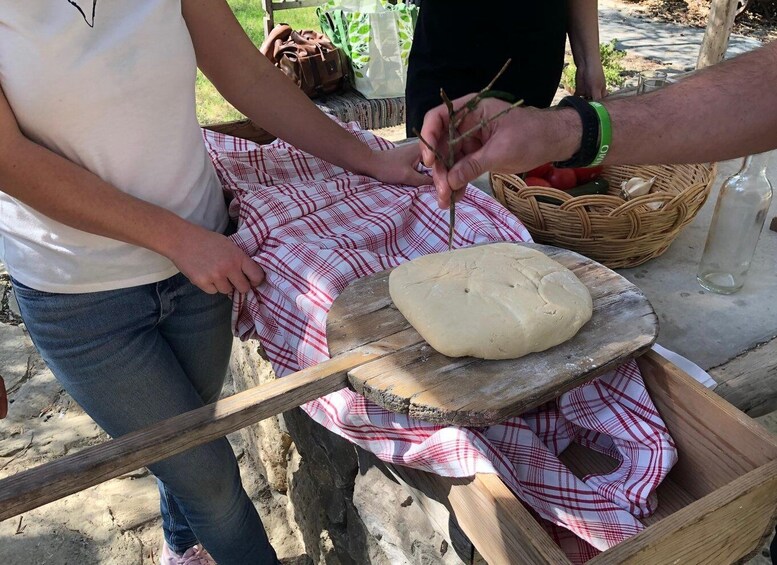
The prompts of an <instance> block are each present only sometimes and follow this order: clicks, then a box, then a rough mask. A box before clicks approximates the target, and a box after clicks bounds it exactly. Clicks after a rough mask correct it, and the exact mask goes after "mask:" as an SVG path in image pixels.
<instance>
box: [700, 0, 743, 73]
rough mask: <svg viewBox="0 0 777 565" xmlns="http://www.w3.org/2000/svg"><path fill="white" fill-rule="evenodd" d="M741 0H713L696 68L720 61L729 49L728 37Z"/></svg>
mask: <svg viewBox="0 0 777 565" xmlns="http://www.w3.org/2000/svg"><path fill="white" fill-rule="evenodd" d="M738 5H739V0H712V2H711V4H710V15H709V19H708V20H707V29H706V30H704V39H703V40H702V43H701V50H700V51H699V59H698V60H697V61H696V68H697V69H701V68H704V67H708V66H710V65H714V64H716V63H720V62H721V61H722V60H723V57H724V56H725V54H726V49H728V39H729V36H730V35H731V28H732V27H734V18H735V17H736V15H737V8H738Z"/></svg>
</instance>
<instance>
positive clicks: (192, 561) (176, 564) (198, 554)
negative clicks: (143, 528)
mask: <svg viewBox="0 0 777 565" xmlns="http://www.w3.org/2000/svg"><path fill="white" fill-rule="evenodd" d="M159 563H160V564H161V565H217V564H216V562H215V561H214V560H213V558H212V557H211V556H210V553H208V550H207V549H205V548H204V547H202V546H201V545H195V546H192V547H190V548H189V549H187V550H186V551H185V552H184V554H183V555H178V554H177V553H176V552H174V551H173V550H172V549H170V546H169V545H167V542H165V543H164V544H163V545H162V556H161V557H160V558H159Z"/></svg>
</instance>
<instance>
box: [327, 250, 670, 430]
mask: <svg viewBox="0 0 777 565" xmlns="http://www.w3.org/2000/svg"><path fill="white" fill-rule="evenodd" d="M516 245H520V244H516ZM523 245H526V246H528V247H532V248H536V249H539V250H541V251H543V252H545V253H546V254H548V255H549V256H551V257H553V258H554V259H556V260H557V261H559V262H560V263H561V264H563V265H564V266H566V267H567V268H569V269H571V270H572V271H573V272H574V273H575V274H576V275H577V276H578V278H579V279H580V280H581V281H582V282H583V283H584V284H585V285H586V286H587V287H588V289H589V291H590V292H591V297H592V299H593V305H594V312H593V316H592V318H591V320H590V321H589V322H588V323H587V324H586V325H585V326H583V328H582V329H581V330H580V331H579V332H578V334H577V335H576V336H574V337H573V338H572V339H570V340H569V341H567V342H565V343H563V344H561V345H558V346H556V347H554V348H551V349H549V350H547V351H544V352H541V353H534V354H530V355H527V356H524V357H521V358H519V359H508V360H504V361H485V360H481V359H474V358H471V357H466V358H457V359H452V358H449V357H446V356H444V355H442V354H440V353H437V352H436V351H434V350H433V349H432V348H431V347H429V346H428V344H426V342H425V341H423V339H422V338H421V337H420V336H418V341H417V343H416V344H415V345H413V346H412V347H411V348H410V349H408V350H405V351H400V352H397V353H396V354H393V355H389V356H386V357H384V358H382V359H380V360H378V361H375V362H373V363H367V364H364V365H361V366H359V367H358V368H356V369H354V370H352V371H350V372H349V375H348V376H349V380H350V383H351V386H352V387H353V389H354V390H356V391H357V392H359V393H361V394H363V395H364V396H366V397H367V398H369V399H370V400H372V401H374V402H376V403H377V404H379V405H380V406H383V407H384V408H386V409H387V410H392V411H395V412H400V413H405V414H408V415H409V416H410V417H413V418H418V419H421V420H426V421H429V422H438V423H445V424H455V425H471V426H485V425H491V424H495V423H498V422H500V421H503V420H505V419H506V418H509V417H511V416H515V415H517V414H520V413H521V412H524V411H526V410H528V409H531V408H534V407H536V406H538V405H539V404H542V403H543V402H546V401H548V400H551V399H553V398H555V397H557V396H558V395H559V394H561V393H562V392H564V391H566V390H569V389H570V388H572V387H574V386H577V385H579V384H582V383H583V382H586V381H588V380H591V379H593V378H595V377H596V376H598V375H600V374H602V373H604V372H606V371H608V370H609V369H611V368H613V367H615V366H617V365H618V364H620V363H622V362H623V361H625V360H627V359H629V358H631V357H633V356H635V355H638V354H640V353H642V352H643V351H645V350H647V349H648V348H649V347H650V346H651V345H652V344H653V342H654V341H655V337H656V334H657V331H658V321H657V318H656V315H655V312H654V311H653V308H652V306H651V305H650V303H649V302H648V300H647V299H646V298H645V296H644V294H642V292H641V291H640V290H639V289H638V288H637V287H635V286H634V285H633V284H631V283H630V282H629V281H627V280H626V279H624V278H623V277H621V276H620V275H618V274H617V273H615V272H614V271H611V270H610V269H607V268H606V267H603V266H602V265H600V264H598V263H596V262H594V261H591V260H590V259H587V258H585V257H583V256H582V255H579V254H577V253H574V252H572V251H568V250H563V249H559V248H556V247H550V246H542V245H536V244H523ZM389 274H390V273H389V271H386V272H383V273H378V274H375V275H372V276H371V277H366V278H363V279H360V280H358V281H355V282H354V283H352V284H351V285H349V286H348V287H347V288H346V289H345V290H344V291H343V292H342V293H341V294H340V296H338V298H337V299H336V300H335V302H334V304H333V306H332V308H331V310H330V311H329V315H328V317H327V341H328V344H329V350H330V352H331V353H332V354H333V355H335V354H339V353H342V352H346V351H349V350H350V349H351V348H353V347H360V346H362V345H364V344H367V343H369V342H370V341H371V340H374V339H380V338H381V337H382V336H383V335H384V333H392V332H396V331H400V330H403V329H408V330H409V329H410V325H409V323H408V322H407V320H406V319H405V317H404V316H403V315H402V314H401V313H400V312H399V311H398V310H397V309H396V307H394V305H393V304H392V302H391V297H390V295H389V289H388V277H389ZM614 335H617V339H613V336H614Z"/></svg>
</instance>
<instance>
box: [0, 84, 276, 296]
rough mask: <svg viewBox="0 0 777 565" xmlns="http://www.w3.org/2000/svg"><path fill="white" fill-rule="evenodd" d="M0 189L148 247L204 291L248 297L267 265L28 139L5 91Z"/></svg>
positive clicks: (66, 219) (63, 218)
mask: <svg viewBox="0 0 777 565" xmlns="http://www.w3.org/2000/svg"><path fill="white" fill-rule="evenodd" d="M0 187H2V190H3V192H5V193H6V194H8V195H10V196H12V197H14V198H16V199H18V200H20V201H21V202H24V203H25V204H27V205H28V206H30V207H31V208H33V209H35V210H37V211H38V212H41V213H42V214H44V215H46V216H48V217H49V218H51V219H53V220H56V221H58V222H60V223H63V224H65V225H68V226H70V227H73V228H76V229H79V230H82V231H86V232H89V233H93V234H96V235H101V236H104V237H109V238H112V239H117V240H120V241H124V242H127V243H131V244H133V245H139V246H141V247H145V248H147V249H150V250H152V251H155V252H157V253H160V254H161V255H164V256H166V257H167V258H169V259H170V260H171V261H172V262H173V263H175V265H176V266H177V267H178V269H180V270H181V272H182V273H183V274H184V275H186V276H187V277H188V278H189V279H190V280H191V281H192V282H193V283H194V284H196V285H197V286H199V287H200V288H201V289H203V290H204V291H206V292H209V293H215V292H217V291H218V292H223V293H229V292H231V291H232V289H233V287H234V288H236V289H237V290H238V291H240V292H246V291H247V290H248V289H249V286H251V285H252V286H256V285H258V284H259V283H260V282H261V281H262V280H263V278H264V273H263V272H262V270H261V268H260V267H259V266H258V265H257V264H256V263H254V262H253V261H252V260H251V258H250V257H248V256H247V255H246V254H245V253H243V251H241V250H240V248H238V247H237V246H236V245H235V244H233V243H232V242H231V241H230V240H229V239H227V238H226V237H224V236H223V235H221V234H218V233H214V232H211V231H208V230H206V229H204V228H201V227H199V226H197V225H194V224H191V223H189V222H187V221H185V220H183V219H181V218H179V217H178V216H176V215H175V214H173V213H172V212H170V211H168V210H165V209H164V208H160V207H159V206H154V205H153V204H149V203H148V202H144V201H143V200H140V199H138V198H134V197H132V196H129V195H127V194H125V193H124V192H122V191H120V190H119V189H117V188H116V187H114V186H112V185H110V184H108V183H106V182H104V181H103V180H101V179H100V178H99V177H98V176H96V175H94V174H92V173H90V172H89V171H87V170H86V169H83V168H82V167H79V166H78V165H76V164H74V163H73V162H71V161H69V160H67V159H65V158H63V157H61V156H59V155H57V154H56V153H54V152H52V151H49V150H48V149H45V148H44V147H42V146H40V145H38V144H36V143H34V142H32V141H30V140H29V139H28V138H26V137H25V136H24V135H23V133H22V132H21V131H20V129H19V126H18V124H17V122H16V117H15V116H14V114H13V111H12V110H11V107H10V106H9V104H8V101H7V100H6V98H5V95H4V93H3V91H2V89H1V88H0Z"/></svg>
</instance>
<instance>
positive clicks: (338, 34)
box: [318, 0, 418, 98]
mask: <svg viewBox="0 0 777 565" xmlns="http://www.w3.org/2000/svg"><path fill="white" fill-rule="evenodd" d="M417 10H418V8H417V7H416V6H411V5H405V4H404V3H398V4H396V5H392V4H389V3H387V2H385V0H329V2H327V3H326V4H324V5H323V6H321V7H320V8H318V16H319V20H320V22H321V28H322V30H323V31H324V33H325V34H326V35H328V36H329V38H330V39H332V41H333V42H334V43H335V45H337V46H338V47H340V48H341V49H342V50H343V51H344V52H345V54H346V55H347V56H348V59H349V60H350V61H351V68H352V72H353V83H354V88H356V90H358V91H359V92H360V93H361V94H362V95H364V97H365V98H394V97H400V96H404V95H405V83H406V81H407V61H408V58H409V56H410V47H411V45H412V41H413V27H414V25H415V19H416V18H415V16H416V14H417Z"/></svg>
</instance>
